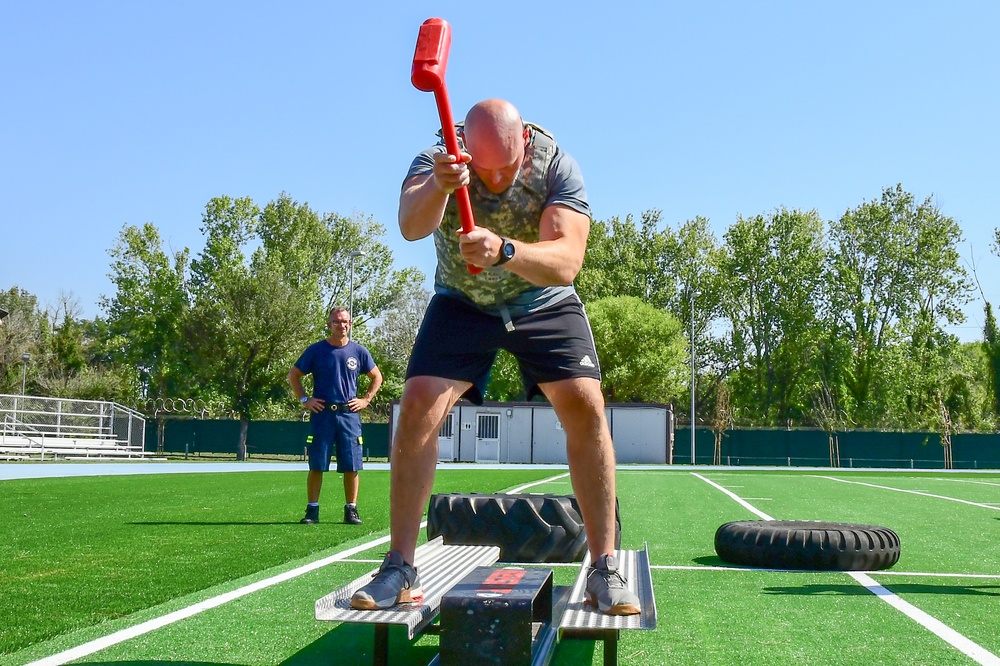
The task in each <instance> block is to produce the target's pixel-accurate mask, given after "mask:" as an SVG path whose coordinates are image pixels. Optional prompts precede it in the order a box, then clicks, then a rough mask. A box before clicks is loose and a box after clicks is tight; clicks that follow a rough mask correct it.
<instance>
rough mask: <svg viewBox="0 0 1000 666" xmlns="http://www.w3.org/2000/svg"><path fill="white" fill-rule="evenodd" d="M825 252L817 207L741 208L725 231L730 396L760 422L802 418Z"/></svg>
mask: <svg viewBox="0 0 1000 666" xmlns="http://www.w3.org/2000/svg"><path fill="white" fill-rule="evenodd" d="M825 257H826V250H825V247H824V243H823V221H822V220H821V219H820V217H819V215H818V213H816V212H815V211H810V212H803V211H798V210H791V211H790V210H788V209H785V208H782V209H780V210H777V211H775V212H774V213H771V214H769V215H766V216H765V215H757V216H754V217H751V218H743V217H742V216H740V217H739V218H738V219H737V221H736V223H734V224H733V225H732V226H730V227H729V229H728V230H727V232H726V234H725V245H724V248H723V253H722V261H721V262H720V269H719V272H720V274H721V275H722V276H723V279H722V280H721V283H722V285H723V296H722V308H723V310H724V312H725V314H726V318H727V319H728V321H729V323H730V325H731V330H730V333H729V336H730V344H729V345H728V354H729V355H730V359H731V363H732V364H733V365H734V366H735V368H734V370H735V371H734V373H733V375H732V376H731V388H732V392H733V396H732V401H733V403H734V406H735V407H737V408H742V409H743V410H744V411H746V410H750V411H753V412H756V414H755V420H757V421H758V422H761V423H769V424H771V425H780V424H784V423H785V422H786V420H789V419H794V420H800V419H801V418H802V416H803V415H804V414H805V413H806V411H808V409H809V390H810V389H811V388H812V385H813V384H815V381H816V379H815V377H814V375H813V372H812V371H811V370H812V368H813V353H814V350H815V349H816V348H817V342H818V339H819V337H820V325H819V320H818V310H819V304H820V295H821V289H822V277H823V265H824V260H825Z"/></svg>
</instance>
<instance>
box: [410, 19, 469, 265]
mask: <svg viewBox="0 0 1000 666" xmlns="http://www.w3.org/2000/svg"><path fill="white" fill-rule="evenodd" d="M450 50H451V26H450V25H448V22H447V21H445V20H444V19H441V18H429V19H427V20H426V21H424V22H423V23H422V24H421V25H420V32H419V33H418V34H417V50H416V51H415V52H414V54H413V69H412V71H411V73H410V81H411V82H412V83H413V86H414V87H415V88H416V89H417V90H422V91H424V92H432V93H434V101H435V102H437V108H438V115H439V116H440V118H441V134H442V135H443V136H444V145H445V148H447V149H448V152H449V153H451V154H452V155H454V156H455V159H461V151H460V150H459V148H458V136H457V135H456V134H455V120H454V118H453V117H452V115H451V102H449V101H448V88H447V87H446V86H445V83H444V73H445V70H446V69H448V52H449V51H450ZM455 201H456V203H457V204H458V214H459V216H460V217H461V219H462V232H461V233H463V234H467V233H469V232H470V231H472V230H473V229H475V228H476V220H475V218H474V217H473V216H472V201H471V200H470V199H469V189H468V188H467V187H460V188H459V189H457V190H455ZM482 270H483V269H481V268H479V267H478V266H473V265H471V264H470V265H469V272H470V273H479V272H480V271H482Z"/></svg>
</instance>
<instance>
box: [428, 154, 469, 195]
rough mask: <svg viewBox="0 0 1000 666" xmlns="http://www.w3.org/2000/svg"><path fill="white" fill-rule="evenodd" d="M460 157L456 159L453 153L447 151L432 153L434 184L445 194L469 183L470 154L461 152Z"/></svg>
mask: <svg viewBox="0 0 1000 666" xmlns="http://www.w3.org/2000/svg"><path fill="white" fill-rule="evenodd" d="M461 158H462V159H461V161H457V160H456V159H455V156H454V155H450V154H448V153H435V154H434V172H433V174H434V175H433V178H434V185H435V186H436V187H437V188H438V189H439V190H441V191H442V192H444V193H445V194H452V193H453V192H454V191H455V190H457V189H459V188H461V187H465V186H467V185H468V184H469V162H471V161H472V155H469V154H468V153H462V155H461Z"/></svg>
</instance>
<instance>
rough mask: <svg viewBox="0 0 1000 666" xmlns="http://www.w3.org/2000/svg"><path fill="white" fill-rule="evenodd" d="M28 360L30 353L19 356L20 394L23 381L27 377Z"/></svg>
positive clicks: (22, 388)
mask: <svg viewBox="0 0 1000 666" xmlns="http://www.w3.org/2000/svg"><path fill="white" fill-rule="evenodd" d="M30 360H31V354H24V355H23V356H21V395H24V385H25V384H24V382H25V380H26V379H27V378H28V361H30Z"/></svg>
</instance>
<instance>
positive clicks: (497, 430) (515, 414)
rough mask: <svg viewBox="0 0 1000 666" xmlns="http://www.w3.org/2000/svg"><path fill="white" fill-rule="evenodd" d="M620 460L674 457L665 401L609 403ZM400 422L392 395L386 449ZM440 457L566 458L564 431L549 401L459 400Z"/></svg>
mask: <svg viewBox="0 0 1000 666" xmlns="http://www.w3.org/2000/svg"><path fill="white" fill-rule="evenodd" d="M605 413H606V414H607V417H608V425H609V426H610V427H611V437H612V439H613V440H614V442H615V458H616V460H617V462H619V463H624V464H628V463H647V464H669V463H672V462H673V455H672V452H673V441H674V418H673V411H672V410H671V408H670V407H669V406H668V405H661V404H630V403H620V404H609V405H607V406H606V407H605ZM398 422H399V402H398V401H394V402H393V405H392V414H391V416H390V420H389V431H390V445H389V446H390V452H389V455H390V456H391V455H392V444H391V442H392V439H393V438H394V437H395V434H396V424H397V423H398ZM438 460H440V461H446V462H452V461H461V462H487V463H497V462H500V463H566V433H565V432H564V431H563V427H562V424H561V423H559V420H558V419H557V418H556V414H555V411H554V410H553V409H552V405H550V404H549V403H547V402H487V403H484V404H482V405H479V406H477V405H473V404H472V403H471V402H467V401H464V400H462V401H460V402H459V403H458V404H457V405H455V407H454V409H452V410H451V413H450V414H448V417H447V418H446V419H445V422H444V424H443V425H442V426H441V430H440V432H439V433H438Z"/></svg>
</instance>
